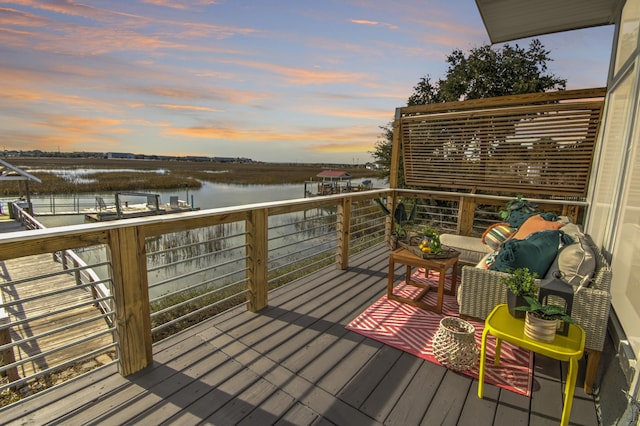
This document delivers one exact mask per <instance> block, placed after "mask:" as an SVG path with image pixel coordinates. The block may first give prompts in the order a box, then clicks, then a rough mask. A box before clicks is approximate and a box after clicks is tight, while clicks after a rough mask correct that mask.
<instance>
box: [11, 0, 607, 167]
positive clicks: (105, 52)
mask: <svg viewBox="0 0 640 426" xmlns="http://www.w3.org/2000/svg"><path fill="white" fill-rule="evenodd" d="M612 34H613V26H607V27H599V28H592V29H586V30H580V31H573V32H567V33H560V34H555V35H549V36H543V37H540V40H541V41H542V43H543V45H544V46H545V48H547V49H548V50H550V51H551V57H552V58H553V59H554V61H553V62H551V64H550V70H549V71H550V72H552V73H554V74H556V75H557V76H558V77H561V78H566V79H567V80H568V88H569V89H578V88H589V87H601V86H604V85H605V84H606V77H607V70H608V64H609V57H610V49H611V43H612ZM529 41H530V40H518V41H515V42H511V44H512V45H513V44H519V45H520V46H522V47H527V46H528V44H529ZM488 42H489V40H488V37H487V35H486V32H485V30H484V27H483V25H482V21H481V19H480V16H479V13H478V11H477V8H476V6H475V2H474V1H473V0H447V1H443V0H438V1H435V0H434V1H430V0H422V1H418V0H405V1H401V2H392V1H388V0H386V1H382V0H336V1H333V0H323V1H316V2H307V1H301V0H280V1H277V0H253V1H249V0H246V1H234V0H186V1H178V0H126V1H117V0H100V1H72V0H52V1H30V0H17V1H0V58H2V59H1V60H0V81H1V82H2V86H3V87H2V90H1V91H0V129H2V131H1V132H0V139H1V144H2V149H9V150H13V149H17V150H20V149H21V150H32V149H40V150H44V151H58V150H60V151H66V152H70V151H98V152H110V151H115V152H133V153H144V154H158V155H204V156H221V157H248V158H251V159H254V160H258V161H273V162H329V163H348V164H352V163H364V162H367V161H371V159H372V158H371V155H370V152H371V151H373V149H374V145H375V143H376V141H377V139H378V137H379V135H380V133H381V132H380V129H379V126H382V125H386V124H387V123H389V122H390V121H391V120H392V119H393V114H394V111H395V108H396V107H399V106H404V105H406V101H407V98H408V97H409V95H410V94H411V91H412V88H413V86H414V85H415V84H416V83H417V82H418V80H419V79H420V78H421V77H423V76H427V75H429V76H431V78H432V79H435V80H437V79H438V78H441V77H443V76H444V73H445V72H446V62H445V60H446V57H447V55H448V54H449V53H451V52H452V51H453V50H454V49H461V50H463V51H465V52H466V51H468V50H469V49H471V48H474V47H479V46H481V45H483V44H486V43H488ZM500 46H501V45H497V46H496V47H500Z"/></svg>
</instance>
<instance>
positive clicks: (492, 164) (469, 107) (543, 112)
mask: <svg viewBox="0 0 640 426" xmlns="http://www.w3.org/2000/svg"><path fill="white" fill-rule="evenodd" d="M604 95H605V89H604V88H599V89H588V90H571V91H560V92H550V93H535V94H528V95H514V96H505V97H499V98H489V99H478V100H472V101H463V102H449V103H442V104H430V105H420V106H412V107H405V108H398V109H397V111H396V120H395V124H394V145H395V146H394V149H398V148H396V146H399V149H400V150H401V152H402V159H403V162H404V177H405V184H406V185H407V186H416V187H423V188H449V189H468V190H470V191H492V192H500V193H525V194H532V193H533V194H544V195H547V196H563V197H584V196H585V195H586V192H587V185H588V182H589V174H590V169H591V162H592V158H593V151H594V146H595V140H596V135H597V131H598V126H599V123H600V114H601V110H602V106H603V103H604ZM396 158H397V156H396ZM396 170H397V169H396Z"/></svg>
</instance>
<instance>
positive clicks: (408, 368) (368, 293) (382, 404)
mask: <svg viewBox="0 0 640 426" xmlns="http://www.w3.org/2000/svg"><path fill="white" fill-rule="evenodd" d="M387 265H388V251H387V250H386V249H385V248H384V247H382V246H380V247H378V248H374V249H372V250H369V251H367V252H366V253H363V254H362V255H359V256H354V257H353V258H352V260H351V266H350V267H349V268H348V269H347V270H346V271H340V270H338V269H336V268H335V267H331V268H326V269H324V270H323V271H321V272H319V273H317V274H314V275H313V276H312V277H308V278H305V279H303V280H299V281H298V282H295V283H292V284H290V285H287V286H284V287H281V288H278V289H276V290H274V291H272V292H271V293H270V299H269V306H268V307H267V308H266V309H264V310H263V311H261V312H258V313H251V312H248V311H247V310H246V308H245V307H240V308H237V309H234V310H232V311H229V312H225V313H223V314H220V315H218V316H217V317H216V318H212V319H210V320H208V321H206V322H204V323H201V324H198V325H196V326H194V327H192V328H190V329H189V330H185V331H183V332H182V333H180V334H178V335H175V336H172V337H170V338H167V339H165V340H164V341H162V342H159V343H158V344H156V345H155V346H154V363H153V365H152V366H150V367H148V368H147V369H145V370H144V371H141V372H138V373H136V374H134V375H132V376H129V377H126V378H125V377H121V376H119V375H118V374H117V373H116V369H115V366H109V367H105V368H102V369H100V370H97V371H96V372H92V373H89V374H86V375H85V376H82V377H80V378H78V379H76V380H74V381H73V382H70V383H68V384H65V385H62V386H60V387H58V388H56V389H54V390H51V391H47V392H45V393H44V394H42V395H36V396H35V397H34V398H31V399H30V400H25V401H22V402H20V403H18V404H14V405H13V406H11V407H7V408H6V409H4V410H1V411H0V414H1V415H2V416H3V420H5V421H6V422H7V423H9V424H11V423H16V424H18V423H25V422H27V423H28V422H32V423H34V424H40V423H45V422H50V423H54V424H56V423H57V424H79V423H83V424H99V423H103V424H107V423H108V424H180V425H183V424H186V425H189V424H200V423H204V424H224V425H233V424H239V425H265V424H281V425H291V424H294V425H314V426H317V425H325V424H326V425H330V424H333V425H347V424H349V425H351V424H358V425H377V424H380V425H381V424H406V425H409V424H415V425H418V424H459V425H467V424H468V425H507V424H509V425H512V424H525V425H526V424H536V425H537V424H557V423H558V422H559V419H560V414H561V407H562V404H561V401H562V400H561V398H562V396H561V395H562V380H561V379H560V377H561V375H562V374H566V371H565V370H566V368H565V369H563V368H561V363H559V362H556V361H553V360H550V359H548V358H547V359H544V357H536V370H535V385H534V392H533V395H532V397H531V398H528V397H525V396H522V395H517V394H515V393H513V392H509V391H505V390H502V389H500V388H498V387H496V386H492V385H485V398H484V399H482V400H480V399H478V397H477V380H474V379H472V378H469V377H467V376H465V375H463V374H460V373H456V372H453V371H450V370H447V369H445V368H443V367H440V366H438V365H435V364H433V363H430V362H428V361H425V360H423V359H420V358H417V357H414V356H412V355H410V354H407V353H405V352H402V351H400V350H397V349H394V348H392V347H389V346H386V345H383V344H381V343H379V342H376V341H373V340H371V339H368V338H365V337H363V336H361V335H359V334H357V333H353V332H351V331H348V330H346V329H345V327H344V326H345V325H346V324H347V323H348V322H349V321H350V320H351V319H353V318H354V317H355V316H357V315H358V314H359V313H360V312H362V311H363V310H364V309H365V308H366V307H367V306H368V305H370V304H371V303H373V302H374V301H375V300H377V299H378V298H379V297H381V296H382V295H383V294H384V293H385V291H386V274H387V271H386V270H387V267H388V266H387ZM396 273H398V278H400V276H401V275H402V271H400V270H397V271H396ZM576 410H579V411H580V413H577V412H576ZM571 420H572V423H575V424H581V425H587V426H590V425H597V424H598V422H597V416H596V410H595V405H594V402H593V400H592V399H591V398H590V397H588V396H586V395H583V391H582V388H581V382H580V380H578V387H577V389H576V397H575V398H574V409H573V413H572V418H571Z"/></svg>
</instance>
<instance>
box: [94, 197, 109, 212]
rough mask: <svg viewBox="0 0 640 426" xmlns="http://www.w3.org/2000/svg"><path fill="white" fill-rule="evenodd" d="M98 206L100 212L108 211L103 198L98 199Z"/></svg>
mask: <svg viewBox="0 0 640 426" xmlns="http://www.w3.org/2000/svg"><path fill="white" fill-rule="evenodd" d="M96 206H97V209H98V210H99V211H102V210H106V209H107V204H106V203H105V202H104V198H102V197H96Z"/></svg>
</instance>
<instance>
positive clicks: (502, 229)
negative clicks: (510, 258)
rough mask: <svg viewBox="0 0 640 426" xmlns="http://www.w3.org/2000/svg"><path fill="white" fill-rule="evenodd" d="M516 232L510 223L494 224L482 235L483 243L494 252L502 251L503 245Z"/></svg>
mask: <svg viewBox="0 0 640 426" xmlns="http://www.w3.org/2000/svg"><path fill="white" fill-rule="evenodd" d="M515 232H516V229H514V228H512V227H511V226H510V225H509V224H508V223H506V222H502V223H494V224H493V225H491V226H490V227H488V228H487V230H486V231H484V233H483V234H482V242H483V243H484V244H486V245H487V246H489V247H491V249H492V250H500V246H501V245H502V243H504V242H505V241H507V240H508V239H509V238H511V236H512V235H513V234H514V233H515Z"/></svg>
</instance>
